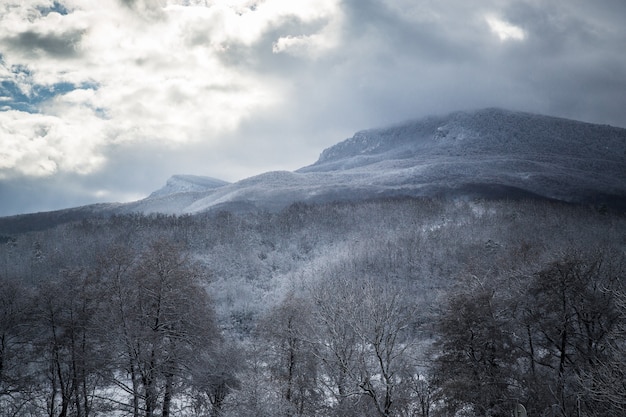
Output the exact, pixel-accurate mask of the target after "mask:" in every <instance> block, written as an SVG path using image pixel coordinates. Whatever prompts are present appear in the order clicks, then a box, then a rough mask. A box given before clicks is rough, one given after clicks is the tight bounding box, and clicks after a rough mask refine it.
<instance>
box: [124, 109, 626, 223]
mask: <svg viewBox="0 0 626 417" xmlns="http://www.w3.org/2000/svg"><path fill="white" fill-rule="evenodd" d="M625 155H626V129H621V128H615V127H611V126H602V125H595V124H590V123H583V122H579V121H573V120H566V119H559V118H555V117H548V116H541V115H535V114H529V113H519V112H510V111H506V110H500V109H485V110H479V111H475V112H457V113H453V114H450V115H447V116H442V117H428V118H425V119H421V120H417V121H411V122H406V123H403V124H398V125H395V126H391V127H386V128H381V129H371V130H365V131H361V132H358V133H356V134H355V135H354V136H353V137H352V138H349V139H347V140H345V141H343V142H340V143H338V144H337V145H335V146H332V147H330V148H328V149H326V150H324V151H323V152H322V153H321V156H320V158H319V160H318V161H317V162H315V163H314V164H312V165H310V166H307V167H303V168H301V169H299V170H297V171H295V172H269V173H265V174H261V175H258V176H255V177H252V178H248V179H245V180H242V181H239V182H237V183H234V184H228V185H223V186H221V187H219V188H214V189H209V190H205V191H201V192H198V193H195V194H193V195H191V194H189V193H187V194H186V195H185V196H184V197H183V195H181V194H178V198H179V200H178V201H177V202H176V203H175V204H173V205H172V206H170V207H167V206H166V205H164V204H159V203H158V202H157V201H155V200H154V198H152V197H151V198H149V199H147V200H144V201H143V202H141V203H137V204H134V205H133V204H131V205H129V206H128V207H127V209H130V210H137V209H139V210H141V211H144V212H157V211H166V212H172V213H197V212H202V211H207V210H215V209H224V208H229V207H232V208H238V209H250V208H259V209H269V210H278V209H281V208H283V207H286V206H287V205H289V204H291V203H293V202H295V201H303V202H309V203H321V202H328V201H336V200H361V199H370V198H377V197H396V196H410V197H472V198H475V197H483V198H507V199H518V198H547V199H553V200H560V201H565V202H572V203H584V204H588V203H591V204H596V205H600V204H602V205H608V206H613V207H617V208H620V209H623V208H624V207H626V162H625ZM183 198H185V202H184V204H181V203H182V201H181V200H180V199H183ZM187 202H189V204H187Z"/></svg>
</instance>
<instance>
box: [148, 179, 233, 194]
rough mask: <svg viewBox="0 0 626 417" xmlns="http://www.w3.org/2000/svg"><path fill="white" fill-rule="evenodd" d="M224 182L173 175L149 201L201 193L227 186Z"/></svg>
mask: <svg viewBox="0 0 626 417" xmlns="http://www.w3.org/2000/svg"><path fill="white" fill-rule="evenodd" d="M227 184H228V183H227V182H226V181H222V180H218V179H216V178H211V177H201V176H198V175H174V176H172V177H170V179H168V180H167V182H166V183H165V186H164V187H162V188H160V189H158V190H156V191H155V192H153V193H152V194H150V196H148V198H149V199H156V198H160V197H164V196H169V195H173V194H178V193H190V192H192V193H193V192H202V191H209V190H213V189H215V188H219V187H222V186H224V185H227Z"/></svg>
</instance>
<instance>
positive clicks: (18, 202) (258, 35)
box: [0, 0, 626, 216]
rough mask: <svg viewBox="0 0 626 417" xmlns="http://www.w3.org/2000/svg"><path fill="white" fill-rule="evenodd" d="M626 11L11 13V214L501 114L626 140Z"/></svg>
mask: <svg viewBox="0 0 626 417" xmlns="http://www.w3.org/2000/svg"><path fill="white" fill-rule="evenodd" d="M625 21H626V1H624V0H598V1H593V2H590V1H588V0H551V1H543V0H482V1H472V2H469V1H466V0H258V1H252V0H212V1H211V0H59V1H47V0H0V216H7V215H13V214H19V213H30V212H38V211H49V210H55V209H61V208H67V207H75V206H79V205H85V204H91V203H98V202H126V201H134V200H138V199H141V198H143V197H145V196H147V195H149V194H150V193H151V192H152V191H154V190H156V189H158V188H160V187H161V186H163V185H164V184H165V182H166V180H167V179H168V178H169V177H170V176H171V175H174V174H191V175H203V176H210V177H214V178H219V179H222V180H225V181H231V182H234V181H238V180H240V179H243V178H247V177H250V176H253V175H257V174H261V173H263V172H267V171H273V170H289V171H292V170H295V169H298V168H300V167H303V166H306V165H310V164H312V163H314V162H315V161H316V160H317V158H318V156H319V154H320V153H321V152H322V150H323V149H325V148H327V147H329V146H332V145H334V144H336V143H338V142H340V141H342V140H343V139H346V138H348V137H351V136H352V135H353V134H354V133H355V132H356V131H358V130H363V129H367V128H373V127H382V126H386V125H389V124H393V123H397V122H401V121H405V120H409V119H418V118H422V117H425V116H429V115H442V114H447V113H450V112H453V111H457V110H471V109H478V108H484V107H502V108H506V109H511V110H520V111H528V112H533V113H542V114H548V115H553V116H559V117H566V118H570V119H577V120H583V121H587V122H592V123H601V124H610V125H613V126H619V127H626V25H624V22H625Z"/></svg>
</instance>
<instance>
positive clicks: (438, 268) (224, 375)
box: [0, 199, 626, 417]
mask: <svg viewBox="0 0 626 417" xmlns="http://www.w3.org/2000/svg"><path fill="white" fill-rule="evenodd" d="M624 230H626V219H625V218H624V216H623V214H622V213H615V212H610V211H609V212H606V211H604V210H600V211H598V210H597V209H595V208H593V207H579V206H568V205H564V204H559V203H551V202H545V201H543V202H542V201H516V202H506V201H484V200H467V201H462V200H457V201H444V200H433V199H388V200H372V201H365V202H360V203H328V204H320V205H306V204H294V205H292V206H290V207H288V208H286V209H285V210H283V211H280V212H276V213H269V212H251V213H244V214H232V213H228V212H221V213H217V214H199V215H194V216H164V215H150V216H145V215H135V214H133V215H122V216H112V217H108V218H92V219H85V220H82V221H78V222H70V223H64V224H61V225H58V226H55V227H52V228H49V229H44V230H40V231H35V232H24V233H10V234H5V235H3V237H2V245H1V248H0V280H1V284H0V286H1V288H2V291H0V410H1V411H0V415H1V416H2V417H4V416H40V415H47V416H51V417H57V416H81V417H87V416H103V415H107V416H108V415H119V416H125V415H127V416H187V415H188V416H192V415H193V416H203V415H205V416H240V415H255V416H276V415H283V416H352V415H353V416H363V415H366V416H422V417H426V416H444V415H446V416H447V415H468V416H470V415H476V416H509V415H510V414H511V410H512V409H513V406H514V405H515V404H516V403H521V404H523V405H524V406H525V407H526V408H527V409H528V411H529V415H550V416H552V415H558V416H571V415H579V414H578V413H580V415H587V416H615V415H620V414H623V413H624V412H625V411H626V402H625V401H624V398H626V397H625V395H624V393H625V392H626V391H625V388H624V384H623V381H624V376H625V373H626V371H625V363H624V359H623V358H624V353H625V349H626V346H625V345H624V330H625V325H626V321H625V320H626V310H625V308H626V302H625V294H626V289H625V288H624V285H625V284H624V272H625V267H626V264H625V261H626V259H625V255H624V253H625V252H624V247H625V246H624V245H625V244H626V242H625V241H624V233H623V231H624Z"/></svg>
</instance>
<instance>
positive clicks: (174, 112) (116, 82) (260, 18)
mask: <svg viewBox="0 0 626 417" xmlns="http://www.w3.org/2000/svg"><path fill="white" fill-rule="evenodd" d="M63 4H64V6H65V7H66V8H67V9H68V10H69V11H70V13H68V14H67V15H62V14H59V13H55V12H52V13H47V14H46V13H42V12H41V10H42V8H46V7H48V8H49V7H51V6H52V5H53V3H52V2H51V1H43V0H42V1H30V2H28V3H25V2H23V1H21V0H19V1H17V0H13V1H9V2H5V4H4V6H0V12H2V13H1V14H0V16H1V17H0V50H6V51H7V52H6V53H4V55H3V60H4V65H3V68H2V73H1V74H0V76H2V77H3V78H7V77H12V80H13V82H14V83H15V85H16V86H17V88H19V89H20V90H21V91H22V92H23V93H24V94H26V95H29V96H30V97H31V98H32V89H33V88H34V87H35V86H53V85H56V84H58V83H71V84H73V85H76V86H82V87H80V88H78V89H77V90H74V91H69V92H66V93H64V94H58V95H56V96H54V97H52V98H50V99H48V100H46V101H44V102H42V103H40V104H39V105H38V113H39V114H30V113H26V112H19V111H7V112H5V113H4V114H3V115H2V116H1V117H2V118H1V120H2V123H3V124H2V125H1V126H2V127H1V128H0V129H1V130H0V131H1V132H2V134H3V136H6V137H7V138H8V139H6V141H3V150H2V153H1V154H0V173H1V172H2V171H4V172H5V174H4V175H8V174H7V172H13V173H18V174H23V175H33V176H43V175H51V174H54V173H56V172H60V171H65V172H78V173H88V172H93V171H94V170H97V169H99V168H100V167H102V166H103V164H104V162H105V157H106V150H107V147H108V146H111V145H113V144H123V143H141V142H151V143H154V142H160V143H162V144H163V145H165V146H177V145H178V144H183V143H190V142H197V141H209V142H210V141H211V140H216V138H218V137H219V136H220V135H222V134H224V133H226V132H229V131H232V130H233V129H236V128H237V126H238V125H239V124H240V123H241V122H242V121H243V120H245V119H246V118H248V117H251V116H252V115H254V114H255V113H256V112H258V111H262V110H265V109H268V108H272V106H275V105H277V104H278V103H280V102H281V100H282V93H283V87H282V86H281V83H282V81H281V80H279V79H276V78H273V77H272V75H271V74H265V75H264V74H256V73H254V72H253V71H252V70H250V69H248V68H246V67H245V66H237V67H234V66H232V65H229V64H228V63H226V62H225V61H224V58H227V57H228V54H229V52H230V50H231V49H233V50H237V48H242V47H243V48H254V47H256V44H257V42H259V41H260V40H261V39H262V38H263V37H264V36H266V34H267V33H269V32H270V31H277V32H276V33H277V35H276V36H277V39H276V44H280V45H283V46H282V47H280V48H279V49H280V50H279V51H278V50H275V51H274V52H288V53H293V54H296V55H298V54H300V55H311V56H318V55H319V54H321V53H323V52H324V51H325V50H327V49H329V48H331V47H332V46H333V45H334V44H335V43H336V40H335V39H334V38H333V36H334V33H335V32H336V30H337V27H336V25H337V22H338V19H336V17H337V16H338V15H339V6H338V4H339V1H338V0H301V1H297V2H295V1H285V0H266V1H241V0H240V1H236V0H228V1H187V0H185V1H165V0H143V1H136V2H134V4H133V5H132V7H129V6H124V5H123V4H122V3H121V2H119V1H117V0H97V1H96V0H80V1H79V0H67V1H65V2H63ZM2 7H4V10H3V11H2ZM288 22H297V24H298V25H304V26H306V25H307V24H312V25H313V27H314V31H313V32H307V33H302V34H301V35H297V36H295V37H294V38H293V39H299V41H297V42H293V41H291V42H290V41H285V40H288V39H291V38H290V36H292V35H291V34H289V35H285V36H281V34H280V29H281V27H282V25H284V24H286V23H288ZM315 28H319V29H318V30H317V29H315ZM309 30H311V29H310V28H309ZM315 30H317V32H316V31H315ZM287 44H289V45H287ZM296 50H298V51H299V52H296ZM268 52H271V51H268ZM15 66H20V68H27V69H28V71H27V73H25V74H23V73H22V74H18V73H10V71H9V70H10V69H11V68H16V67H15ZM85 86H89V87H85ZM7 102H8V103H9V105H11V103H10V101H8V100H3V103H4V104H6V103H7ZM42 126H45V129H44V130H45V132H46V133H45V134H40V133H39V132H41V127H42ZM5 142H6V146H5Z"/></svg>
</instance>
